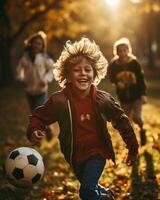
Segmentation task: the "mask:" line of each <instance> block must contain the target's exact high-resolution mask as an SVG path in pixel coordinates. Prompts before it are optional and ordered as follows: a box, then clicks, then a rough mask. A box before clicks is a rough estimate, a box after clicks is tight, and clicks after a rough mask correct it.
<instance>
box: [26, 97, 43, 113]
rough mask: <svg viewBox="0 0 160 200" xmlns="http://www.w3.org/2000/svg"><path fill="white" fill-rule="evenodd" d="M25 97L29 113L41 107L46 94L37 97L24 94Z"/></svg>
mask: <svg viewBox="0 0 160 200" xmlns="http://www.w3.org/2000/svg"><path fill="white" fill-rule="evenodd" d="M26 96H27V100H28V104H29V107H30V109H31V112H33V111H34V110H35V108H36V107H37V106H41V105H42V104H43V103H44V102H45V100H46V99H47V93H43V94H39V95H30V94H26Z"/></svg>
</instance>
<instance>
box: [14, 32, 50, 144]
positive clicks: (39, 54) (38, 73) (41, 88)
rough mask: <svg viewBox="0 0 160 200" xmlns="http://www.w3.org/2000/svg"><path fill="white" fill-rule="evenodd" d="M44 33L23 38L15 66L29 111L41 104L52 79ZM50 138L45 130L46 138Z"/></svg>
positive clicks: (48, 132) (48, 131) (45, 97)
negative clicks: (21, 51) (22, 53)
mask: <svg viewBox="0 0 160 200" xmlns="http://www.w3.org/2000/svg"><path fill="white" fill-rule="evenodd" d="M46 47H47V40H46V34H45V33H44V32H42V31H39V32H38V33H35V34H33V35H31V36H30V37H29V38H28V39H27V40H25V49H24V55H23V56H22V58H21V59H20V61H19V64H18V67H17V80H19V81H22V82H23V83H24V85H25V92H26V97H27V100H28V104H29V106H30V110H31V112H33V111H34V110H35V108H36V107H37V106H41V105H42V104H43V103H44V102H45V100H46V99H47V95H48V83H49V82H51V81H52V80H53V64H54V62H53V60H52V59H51V58H49V56H48V55H47V53H46ZM51 138H52V133H51V130H50V129H49V128H48V130H47V140H48V141H50V140H51Z"/></svg>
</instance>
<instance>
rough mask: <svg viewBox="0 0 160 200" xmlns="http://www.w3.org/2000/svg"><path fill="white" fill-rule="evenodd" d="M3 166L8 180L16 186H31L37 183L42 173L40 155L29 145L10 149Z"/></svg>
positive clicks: (42, 165)
mask: <svg viewBox="0 0 160 200" xmlns="http://www.w3.org/2000/svg"><path fill="white" fill-rule="evenodd" d="M4 168H5V173H6V177H7V179H8V181H9V182H10V183H11V184H12V185H15V186H16V187H28V186H31V185H32V184H35V183H37V182H38V181H39V180H40V179H41V178H42V176H43V173H44V164H43V159H42V156H41V155H40V154H39V153H38V152H37V151H36V150H35V149H32V148H29V147H20V148H17V149H14V150H13V151H11V152H10V154H9V155H8V157H7V159H6V162H5V167H4Z"/></svg>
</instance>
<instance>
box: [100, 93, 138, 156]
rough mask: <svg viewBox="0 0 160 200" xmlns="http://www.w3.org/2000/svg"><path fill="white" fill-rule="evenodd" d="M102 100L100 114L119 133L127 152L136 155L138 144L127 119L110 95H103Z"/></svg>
mask: <svg viewBox="0 0 160 200" xmlns="http://www.w3.org/2000/svg"><path fill="white" fill-rule="evenodd" d="M103 98H104V101H103V106H102V112H103V114H104V115H105V116H106V118H107V121H110V122H111V123H112V126H113V127H114V128H115V129H117V130H118V131H119V133H120V135H121V137H122V139H123V141H124V142H125V143H126V147H127V148H128V150H129V152H130V153H132V154H137V153H138V142H137V139H136V136H135V133H134V130H133V128H132V126H131V123H130V121H129V119H128V117H127V116H126V115H125V113H124V111H123V110H122V109H121V108H120V106H119V104H118V103H116V102H115V100H114V98H113V97H112V96H111V95H106V94H105V93H104V94H103Z"/></svg>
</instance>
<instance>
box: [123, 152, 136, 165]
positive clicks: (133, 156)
mask: <svg viewBox="0 0 160 200" xmlns="http://www.w3.org/2000/svg"><path fill="white" fill-rule="evenodd" d="M137 156H138V155H137V154H131V153H130V152H128V155H127V158H126V160H125V163H126V165H127V166H131V165H133V163H134V162H135V161H136V160H137Z"/></svg>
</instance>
